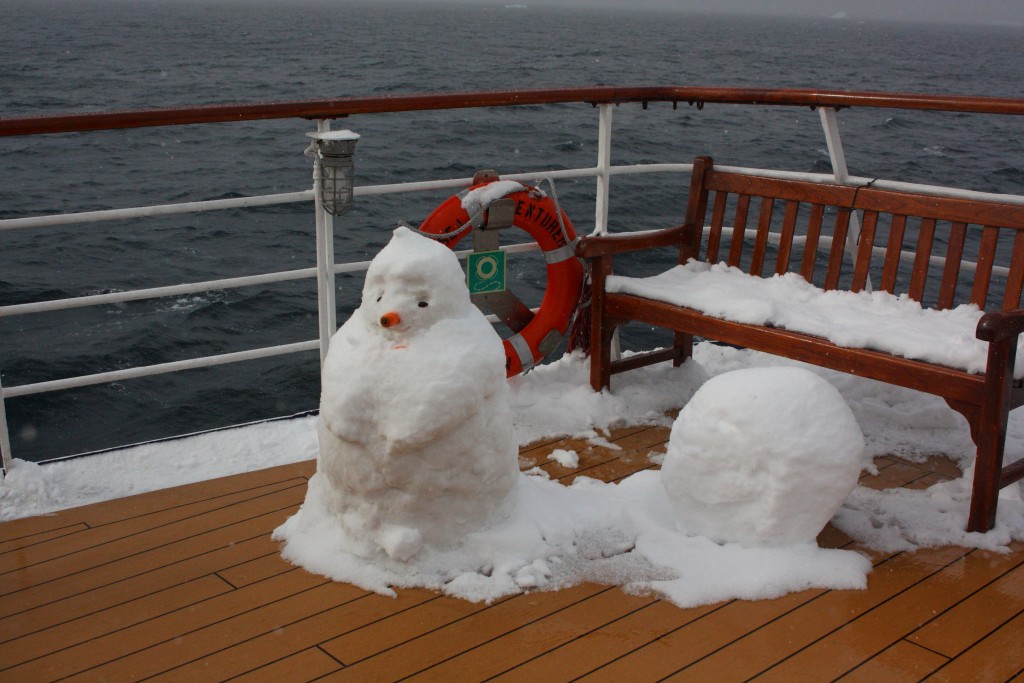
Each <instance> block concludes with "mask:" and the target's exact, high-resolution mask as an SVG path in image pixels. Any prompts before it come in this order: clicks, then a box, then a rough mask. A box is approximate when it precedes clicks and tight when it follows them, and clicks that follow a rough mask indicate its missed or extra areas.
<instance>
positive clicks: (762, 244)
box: [750, 197, 775, 277]
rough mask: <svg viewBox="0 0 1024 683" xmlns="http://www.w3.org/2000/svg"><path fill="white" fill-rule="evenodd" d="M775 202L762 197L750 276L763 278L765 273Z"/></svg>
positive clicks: (769, 198)
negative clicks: (765, 260) (765, 258)
mask: <svg viewBox="0 0 1024 683" xmlns="http://www.w3.org/2000/svg"><path fill="white" fill-rule="evenodd" d="M774 205H775V200H774V199H773V198H771V197H761V211H760V213H759V215H758V218H757V235H756V237H755V239H754V255H753V256H752V257H751V259H750V274H751V275H756V276H758V277H761V275H762V274H763V273H764V257H765V253H766V252H767V251H768V233H769V232H770V231H771V227H772V207H774Z"/></svg>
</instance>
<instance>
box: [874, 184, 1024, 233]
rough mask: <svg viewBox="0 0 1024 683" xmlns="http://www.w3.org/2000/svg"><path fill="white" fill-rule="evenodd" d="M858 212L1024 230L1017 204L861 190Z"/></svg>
mask: <svg viewBox="0 0 1024 683" xmlns="http://www.w3.org/2000/svg"><path fill="white" fill-rule="evenodd" d="M857 208H858V209H865V210H874V211H879V212H882V213H904V214H907V215H910V216H921V217H924V218H934V219H937V220H942V221H950V222H953V223H957V222H958V223H974V224H985V225H999V226H1003V227H1006V228H1014V229H1018V230H1019V229H1024V206H1019V205H1016V204H1003V203H1000V202H990V201H978V200H972V199H960V198H955V197H937V196H935V195H924V194H916V193H913V192H899V191H895V190H880V189H877V188H873V187H862V188H860V191H859V192H858V193H857Z"/></svg>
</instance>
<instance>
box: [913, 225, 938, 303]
mask: <svg viewBox="0 0 1024 683" xmlns="http://www.w3.org/2000/svg"><path fill="white" fill-rule="evenodd" d="M934 240H935V219H934V218H922V219H921V230H920V232H919V233H918V235H917V252H916V255H915V256H914V270H913V271H911V274H910V291H909V292H908V295H909V296H910V298H911V299H913V300H914V301H921V300H922V299H923V298H924V286H925V283H926V282H927V280H928V265H929V263H930V260H931V257H932V243H933V242H934Z"/></svg>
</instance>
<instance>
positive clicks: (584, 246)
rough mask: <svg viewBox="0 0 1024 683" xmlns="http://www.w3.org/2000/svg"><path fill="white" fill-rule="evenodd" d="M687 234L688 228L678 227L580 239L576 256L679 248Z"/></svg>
mask: <svg viewBox="0 0 1024 683" xmlns="http://www.w3.org/2000/svg"><path fill="white" fill-rule="evenodd" d="M686 232H687V226H685V225H677V226H676V227H674V228H666V229H664V230H655V231H653V232H643V233H639V234H638V233H626V234H622V235H600V236H598V235H591V236H588V237H584V238H582V239H580V241H579V242H578V243H577V244H576V255H577V256H579V257H580V258H594V257H595V256H611V255H613V254H622V253H625V252H628V251H638V250H641V249H654V248H656V247H668V246H678V245H679V244H680V243H681V241H682V239H683V235H684V234H686Z"/></svg>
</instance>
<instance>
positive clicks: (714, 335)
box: [577, 157, 1024, 531]
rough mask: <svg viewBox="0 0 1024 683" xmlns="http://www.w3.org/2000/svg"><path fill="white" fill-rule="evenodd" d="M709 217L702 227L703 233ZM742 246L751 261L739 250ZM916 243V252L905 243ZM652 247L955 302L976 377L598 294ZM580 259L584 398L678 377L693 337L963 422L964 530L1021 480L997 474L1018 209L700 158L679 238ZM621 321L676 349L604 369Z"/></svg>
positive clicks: (588, 242) (626, 241) (663, 233)
mask: <svg viewBox="0 0 1024 683" xmlns="http://www.w3.org/2000/svg"><path fill="white" fill-rule="evenodd" d="M709 208H710V209H711V221H710V224H708V225H709V227H705V225H706V224H705V220H706V214H707V212H708V209H709ZM780 209H781V210H780ZM727 215H728V216H729V217H731V218H732V223H733V225H732V230H731V233H732V234H731V238H730V234H729V233H730V230H729V228H727V227H725V223H726V216H727ZM755 215H756V226H752V227H753V230H751V229H750V228H748V227H747V225H748V220H747V218H748V216H751V217H753V216H755ZM852 216H857V217H858V218H859V220H860V221H862V228H861V233H860V241H859V243H858V244H857V245H853V241H852V240H850V242H851V246H850V247H848V245H847V237H848V235H849V234H850V228H851V225H853V224H854V223H853V221H852V220H851V217H852ZM750 223H753V221H750ZM970 226H977V227H978V228H980V240H978V241H977V244H978V247H977V254H976V258H975V261H976V266H974V267H961V261H962V259H964V258H967V257H969V256H970V255H971V254H969V253H968V252H973V250H974V247H973V246H972V245H973V244H975V242H974V241H968V239H967V235H968V230H969V227H970ZM751 233H753V238H754V239H753V248H752V251H751V250H750V248H749V247H745V241H744V239H743V238H744V236H745V235H750V234H751ZM705 235H706V236H707V238H706V239H705ZM876 236H877V239H876ZM727 238H729V244H728V250H727V251H726V247H725V241H726V239H727ZM915 238H916V246H909V245H906V244H904V242H905V241H906V242H913V241H915ZM876 241H877V242H879V243H880V244H879V245H878V246H876V244H875V243H876ZM943 243H944V244H946V245H947V246H946V247H945V250H944V254H942V256H944V257H945V259H944V265H941V270H940V271H937V273H941V276H940V279H938V282H937V286H935V284H936V283H934V282H933V283H932V286H928V270H929V266H930V265H932V261H933V257H932V254H933V246H934V245H937V244H938V245H941V244H943ZM965 245H966V246H965ZM1000 245H1001V249H1000V254H1002V253H1004V252H1005V251H1006V250H1007V249H1009V250H1011V252H1012V253H1011V255H1010V257H1009V259H1008V260H1007V259H1002V260H1003V261H1004V262H1007V263H1008V266H1009V269H1008V271H1007V270H1005V269H1004V270H1003V271H1002V275H999V276H995V277H994V276H993V273H994V272H996V271H998V270H999V269H994V268H993V266H994V264H995V262H996V250H997V246H1000ZM656 247H675V248H677V249H678V250H679V257H678V263H679V264H685V263H687V262H688V261H689V260H690V259H696V260H703V261H706V262H709V263H718V262H719V261H720V260H721V261H724V262H725V263H727V264H728V265H730V266H736V267H742V268H743V270H744V271H745V272H746V273H749V274H751V275H755V276H762V277H763V276H764V273H765V270H766V266H768V267H769V268H770V267H771V263H770V261H771V258H772V256H774V261H775V263H774V268H773V269H771V270H770V271H769V273H768V274H769V275H771V273H776V274H784V273H787V272H794V273H799V274H800V275H801V276H802V277H803V278H805V279H806V280H807V281H809V282H814V283H816V284H818V286H819V287H821V288H823V289H824V290H836V289H843V290H849V291H853V292H859V291H862V290H865V289H868V288H869V287H870V286H871V285H873V290H874V291H879V290H881V291H885V292H889V293H892V294H901V293H905V294H906V295H907V296H909V297H910V298H911V299H913V300H915V301H918V302H921V304H922V305H923V306H927V307H929V308H935V309H948V308H951V307H953V306H955V305H957V304H958V303H964V302H965V301H964V299H966V301H968V302H970V303H974V304H976V305H978V307H979V308H981V309H982V310H987V311H988V312H986V313H985V314H984V315H983V316H982V317H981V319H980V322H979V323H978V325H977V329H976V332H975V334H976V336H977V338H978V339H980V340H982V341H983V342H987V364H986V365H985V371H984V373H981V374H972V373H970V372H968V371H965V370H961V369H955V368H951V367H945V366H941V365H936V364H933V363H930V362H923V361H920V360H910V359H908V358H904V357H901V356H896V355H890V354H888V353H885V352H881V351H877V350H871V349H867V348H848V347H844V346H839V345H837V344H835V343H832V342H830V341H828V340H826V339H823V338H822V337H819V336H812V335H808V334H803V333H800V332H793V331H789V330H786V329H781V328H779V327H771V326H764V325H756V324H744V323H738V322H734V321H730V320H726V319H721V318H717V317H711V316H709V315H706V314H704V313H701V312H700V311H697V310H695V309H692V308H685V307H682V306H679V305H674V304H670V303H664V302H663V301H656V300H653V299H650V298H644V297H640V296H636V295H631V294H624V293H610V292H607V291H606V280H607V278H608V276H609V275H611V274H612V257H613V256H614V255H617V254H625V253H627V252H635V251H637V250H643V249H651V248H656ZM848 248H850V249H855V254H856V256H855V258H854V259H852V260H853V268H852V272H850V269H849V260H846V259H844V252H845V251H846V250H847V249H848ZM745 251H750V253H749V254H745V253H744V252H745ZM901 252H902V256H903V257H904V259H903V262H906V257H907V256H908V254H909V255H910V256H911V257H912V264H913V265H912V268H911V269H910V271H909V273H906V272H901V269H900V266H901V258H900V257H901ZM577 253H578V254H579V255H580V256H581V257H584V258H587V259H589V260H591V266H592V287H593V293H592V303H591V321H590V333H591V345H592V351H591V384H592V386H593V387H594V389H595V391H599V390H601V389H602V388H605V387H609V381H610V376H611V375H612V374H614V373H618V372H623V371H626V370H630V369H633V368H637V367H641V366H644V365H649V364H651V363H656V362H661V361H665V360H669V359H671V360H672V361H673V362H674V363H675V364H676V365H679V364H681V363H683V362H684V361H685V360H686V359H687V358H689V357H690V356H691V353H692V345H693V340H694V337H701V338H704V339H709V340H717V341H720V342H725V343H728V344H732V345H737V346H741V347H745V348H749V349H756V350H758V351H763V352H766V353H769V354H774V355H777V356H783V357H786V358H791V359H795V360H799V361H804V362H807V363H811V364H814V365H818V366H822V367H825V368H830V369H832V370H838V371H841V372H846V373H850V374H853V375H858V376H861V377H868V378H871V379H875V380H880V381H882V382H886V383H889V384H894V385H899V386H902V387H909V388H911V389H916V390H919V391H923V392H927V393H930V394H934V395H936V396H939V397H941V398H943V399H945V401H946V403H948V404H949V405H950V407H952V408H953V409H954V410H956V411H957V412H959V413H961V414H962V415H963V416H964V417H965V418H967V421H968V423H969V424H970V428H971V436H972V438H973V439H974V443H975V445H976V447H977V460H976V465H975V471H974V487H973V492H972V499H971V507H970V517H969V520H968V526H967V528H968V530H969V531H985V530H988V529H991V528H992V526H993V525H994V524H995V516H996V504H997V498H998V493H999V490H1000V489H1001V488H1002V487H1005V486H1008V485H1009V484H1011V483H1013V482H1015V481H1017V480H1019V479H1021V478H1022V477H1024V460H1020V461H1018V462H1016V463H1014V464H1012V465H1009V466H1007V467H1005V468H1004V467H1003V465H1002V462H1003V449H1004V443H1005V440H1006V424H1007V415H1008V413H1009V411H1010V410H1011V409H1012V408H1014V407H1016V406H1018V405H1022V404H1024V396H1022V394H1024V390H1021V389H1020V388H1019V385H1020V382H1019V381H1014V379H1013V370H1014V360H1015V351H1016V347H1017V338H1018V335H1019V334H1020V333H1021V331H1022V330H1024V310H1022V309H1021V308H1020V299H1021V289H1022V286H1024V206H1016V205H1010V204H1001V203H995V202H991V201H985V200H975V199H959V198H957V199H950V198H941V197H934V196H929V195H922V194H913V193H908V192H901V191H892V190H883V189H876V188H872V187H859V188H855V187H849V186H843V185H835V184H821V183H815V182H808V181H801V180H780V179H774V178H767V177H761V176H755V175H747V174H741V173H733V172H725V171H719V170H716V169H715V168H714V165H713V163H712V160H711V159H710V158H708V157H700V158H698V159H696V160H695V162H694V168H693V176H692V180H691V184H690V193H689V200H688V203H687V207H686V216H685V222H684V224H683V225H680V226H677V227H673V228H669V229H666V230H660V231H655V232H649V233H644V234H635V235H628V234H627V235H615V236H601V237H587V238H584V239H583V240H581V242H580V244H579V245H578V247H577ZM844 265H845V267H846V271H847V272H844ZM903 270H904V271H905V270H906V267H904V269H903ZM1007 273H1008V274H1007ZM740 277H743V278H745V276H743V275H741V276H740ZM1004 280H1005V284H1003V281H1004ZM758 282H761V281H755V284H756V283H758ZM758 286H760V285H758ZM990 289H991V290H992V297H990V296H989V290H990ZM997 290H1001V291H997ZM926 298H927V299H928V301H927V303H926ZM992 299H996V301H995V303H992V301H991V300H992ZM629 321H638V322H641V323H645V324H647V325H651V326H655V327H661V328H668V329H670V330H673V331H674V335H673V339H674V341H673V346H672V347H671V348H668V349H663V350H660V351H656V352H650V353H647V354H640V355H636V356H629V357H627V358H624V359H621V360H615V361H612V360H611V351H610V345H611V343H612V333H613V331H614V330H615V328H616V327H617V326H619V325H622V324H624V323H626V322H629ZM984 348H985V347H982V349H984ZM982 357H983V356H982Z"/></svg>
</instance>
